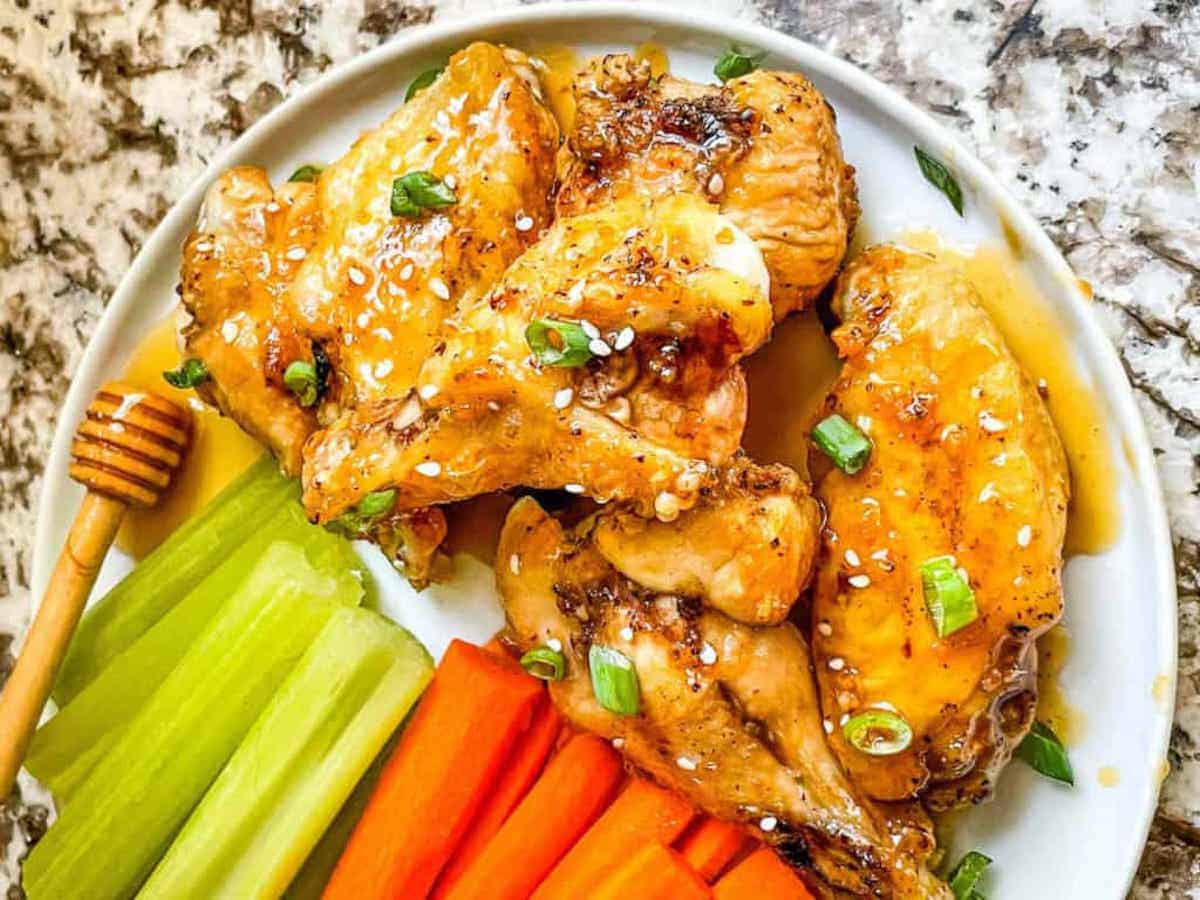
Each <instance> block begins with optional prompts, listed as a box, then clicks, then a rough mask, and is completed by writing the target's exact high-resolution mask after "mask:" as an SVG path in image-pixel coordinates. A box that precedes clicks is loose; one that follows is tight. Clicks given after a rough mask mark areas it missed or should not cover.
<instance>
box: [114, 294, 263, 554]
mask: <svg viewBox="0 0 1200 900" xmlns="http://www.w3.org/2000/svg"><path fill="white" fill-rule="evenodd" d="M175 325H176V323H175V317H174V316H168V317H167V318H166V319H165V320H164V321H162V322H160V323H159V324H158V325H156V326H155V327H154V329H153V330H152V331H151V332H150V333H149V334H147V335H146V337H145V338H143V339H142V341H141V343H140V344H138V346H137V349H136V350H134V352H133V356H132V357H131V358H130V360H129V363H128V365H127V366H126V368H125V371H124V372H123V373H122V375H121V378H122V380H123V381H126V382H128V383H130V384H132V385H134V386H136V387H140V388H144V389H146V390H150V391H154V392H156V393H159V394H162V396H164V397H166V398H167V399H169V400H171V401H172V402H174V403H178V404H179V405H180V406H186V407H187V408H188V409H190V410H191V411H192V423H193V433H192V446H191V448H190V449H189V450H188V455H187V458H186V459H185V460H184V461H183V465H182V466H181V467H180V470H179V473H178V474H177V475H176V478H175V481H174V483H172V485H171V486H170V488H168V489H167V491H166V493H164V494H163V496H162V499H161V500H160V501H159V502H158V505H156V506H153V507H150V508H149V509H130V510H129V512H127V513H126V514H125V520H124V522H123V523H122V525H121V530H120V531H119V532H118V533H117V546H118V547H119V548H120V549H122V550H124V551H125V552H126V553H128V554H129V555H130V556H132V557H133V558H134V559H141V558H142V557H144V556H145V555H146V554H147V553H149V552H150V551H151V550H153V549H154V548H155V547H157V546H158V545H159V544H161V543H162V542H163V540H164V539H165V538H166V537H167V536H168V535H169V534H170V533H171V532H172V531H174V530H175V529H176V528H178V527H179V526H180V525H181V524H183V522H184V521H185V520H186V519H188V518H189V517H191V516H193V515H195V513H196V512H198V511H199V510H200V508H201V507H203V506H204V505H205V504H206V503H208V501H209V500H211V499H212V498H213V497H215V496H216V495H217V493H218V492H220V490H221V489H222V488H223V487H225V485H227V484H228V483H229V482H230V481H232V480H233V479H234V478H235V477H237V476H238V475H239V474H241V472H242V471H243V470H244V469H245V468H246V467H247V466H249V465H250V463H252V462H254V460H256V459H258V458H259V457H260V456H261V455H262V453H263V448H262V446H261V445H260V444H258V443H257V442H256V441H255V440H254V439H253V438H251V437H249V436H248V435H247V434H245V433H244V432H243V431H242V430H241V429H240V428H238V426H237V425H235V424H234V423H233V420H231V419H226V418H225V417H224V416H222V415H221V414H220V413H219V412H217V411H216V410H215V409H213V408H212V407H210V406H208V405H207V404H206V403H204V402H202V401H201V400H200V398H199V397H197V396H196V394H195V392H194V391H191V390H187V391H183V390H179V389H178V388H174V387H172V386H171V385H169V384H167V382H166V381H164V380H163V377H162V373H163V372H165V371H167V370H168V369H174V368H176V367H177V366H178V365H179V362H180V357H179V350H178V349H177V347H176V344H175Z"/></svg>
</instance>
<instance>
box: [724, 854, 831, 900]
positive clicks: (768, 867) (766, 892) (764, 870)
mask: <svg viewBox="0 0 1200 900" xmlns="http://www.w3.org/2000/svg"><path fill="white" fill-rule="evenodd" d="M713 897H714V898H716V900H766V898H770V900H813V895H812V894H811V893H810V892H809V890H808V888H806V887H805V886H804V882H803V881H801V880H800V876H798V875H797V874H796V873H795V871H794V870H793V869H792V868H791V867H790V866H788V865H787V864H786V863H785V862H784V861H783V860H781V859H780V858H779V857H778V856H777V855H776V854H775V852H774V851H773V850H770V849H768V848H767V847H763V848H761V849H759V850H755V851H754V852H753V853H751V854H750V855H749V856H747V857H746V858H745V859H744V860H742V861H741V862H740V863H738V864H737V865H736V866H734V867H733V868H732V869H731V870H730V871H729V874H728V875H725V876H724V877H723V878H721V879H720V880H719V881H718V882H717V883H716V884H715V885H714V886H713Z"/></svg>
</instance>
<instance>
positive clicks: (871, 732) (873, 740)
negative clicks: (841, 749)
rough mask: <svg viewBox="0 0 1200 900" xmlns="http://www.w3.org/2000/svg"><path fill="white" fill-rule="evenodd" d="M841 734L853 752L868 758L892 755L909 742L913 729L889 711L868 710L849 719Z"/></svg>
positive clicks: (902, 749) (905, 746)
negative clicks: (856, 751)
mask: <svg viewBox="0 0 1200 900" xmlns="http://www.w3.org/2000/svg"><path fill="white" fill-rule="evenodd" d="M842 735H843V736H844V737H845V738H846V740H847V741H849V742H850V745H851V746H852V747H854V749H856V750H861V751H862V752H863V753H866V754H868V755H869V756H894V755H895V754H897V753H901V752H903V751H904V750H907V749H908V745H909V744H911V743H912V739H913V733H912V727H911V726H910V725H909V724H908V722H906V721H905V720H904V717H903V716H902V715H900V714H899V713H894V712H892V711H891V710H890V709H867V710H863V711H862V712H860V713H858V714H856V715H853V716H851V717H850V718H849V719H847V720H846V724H845V725H843V726H842Z"/></svg>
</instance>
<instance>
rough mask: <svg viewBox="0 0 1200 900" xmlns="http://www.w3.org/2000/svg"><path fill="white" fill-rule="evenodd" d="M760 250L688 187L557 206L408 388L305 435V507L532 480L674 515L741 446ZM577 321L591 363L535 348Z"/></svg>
mask: <svg viewBox="0 0 1200 900" xmlns="http://www.w3.org/2000/svg"><path fill="white" fill-rule="evenodd" d="M766 284H767V275H766V271H765V269H764V268H763V265H762V260H761V256H760V254H759V253H758V250H757V248H756V247H755V245H754V244H753V242H751V241H750V240H749V239H748V238H747V237H746V236H745V235H744V234H742V233H741V232H740V231H738V229H737V228H736V227H735V226H733V225H732V224H731V223H729V222H728V220H727V219H725V218H724V217H723V216H721V215H720V214H719V213H718V212H717V211H716V210H715V208H713V207H712V206H711V205H710V204H708V203H706V202H704V201H703V200H702V199H700V198H697V197H695V196H692V195H686V194H685V195H680V196H677V197H669V198H663V199H658V200H653V201H649V200H645V199H643V198H640V197H636V196H633V197H628V198H626V199H624V200H622V201H619V202H617V203H614V204H611V205H609V206H605V207H603V208H601V209H598V210H596V211H595V212H592V213H588V214H585V215H581V216H577V217H574V218H570V219H561V220H559V221H558V222H556V223H555V224H554V226H553V227H552V228H551V229H549V230H548V231H547V233H546V234H545V235H544V236H543V237H542V239H541V240H540V241H539V242H538V243H537V244H535V245H534V246H533V247H532V248H530V250H528V251H527V252H526V253H525V254H524V255H523V256H522V257H521V258H520V259H519V260H518V261H517V262H516V263H514V264H513V266H512V267H511V268H510V269H509V271H508V273H507V274H506V275H505V277H504V279H503V280H502V281H501V283H500V284H499V285H497V286H496V287H495V288H494V289H493V290H492V291H491V292H490V293H489V294H488V295H487V296H485V297H483V298H482V299H480V300H479V301H478V302H476V303H474V304H470V305H468V306H466V307H465V308H463V309H462V310H461V312H460V314H459V315H458V316H456V317H455V318H454V319H452V320H450V321H449V322H448V323H447V325H446V327H445V331H444V334H445V337H444V345H442V346H439V347H438V349H437V350H436V351H435V352H434V353H433V355H431V356H430V358H429V359H428V361H427V362H426V364H425V366H424V367H423V368H422V371H421V374H420V376H419V378H418V382H419V385H420V387H419V389H418V391H417V392H416V393H415V394H410V395H409V396H408V397H406V398H404V399H402V400H388V401H384V402H381V403H376V404H367V405H363V406H360V407H359V408H358V409H356V410H355V412H354V414H353V415H352V416H350V417H347V418H345V419H343V420H340V421H339V422H337V423H335V424H334V425H332V426H331V427H330V428H329V429H328V430H327V431H325V432H323V433H321V434H319V435H316V436H314V438H313V440H312V442H310V445H309V449H308V453H307V458H306V462H305V469H304V485H305V492H304V503H305V505H306V506H307V508H308V509H309V511H310V512H311V513H312V514H314V515H315V516H316V517H317V518H319V519H320V520H322V521H326V520H328V519H330V518H332V517H335V516H337V515H338V514H339V513H341V511H342V510H344V509H346V508H347V507H349V506H351V505H353V504H355V503H357V502H358V501H359V499H360V498H361V497H362V496H363V495H365V494H366V493H368V492H371V491H378V490H382V489H394V490H395V492H396V508H397V509H413V508H417V507H421V506H428V505H432V504H440V503H446V502H450V501H454V500H461V499H465V498H467V497H472V496H475V495H478V494H483V493H488V492H490V491H494V490H499V489H503V488H506V487H511V486H514V485H528V486H531V487H537V488H564V489H566V490H568V491H570V492H572V493H577V494H587V495H589V496H592V497H594V498H597V499H598V500H600V501H601V502H607V501H609V500H616V501H624V502H627V503H628V504H629V505H630V506H631V507H632V508H634V509H636V511H637V512H639V513H640V514H642V515H645V516H653V515H657V516H658V517H659V518H662V519H670V518H672V517H674V516H675V515H677V514H678V512H679V511H680V510H681V509H686V508H688V507H690V506H692V505H694V503H695V502H696V500H697V498H698V497H699V495H700V490H701V488H702V487H703V486H704V485H705V484H706V483H708V482H709V481H710V480H711V479H712V477H713V475H712V470H713V467H714V466H717V465H719V464H720V463H722V462H724V461H725V460H726V459H728V458H729V457H730V456H731V455H732V454H733V453H734V452H735V451H736V449H737V447H738V444H739V442H740V439H741V432H742V425H743V423H744V421H745V383H744V380H743V375H742V372H741V370H740V369H739V368H738V367H737V365H736V364H737V362H738V360H739V359H741V358H742V357H743V356H744V355H746V354H747V353H749V352H751V351H753V350H754V349H755V348H756V347H758V346H759V345H760V344H761V343H762V342H763V341H764V340H766V338H767V336H768V335H769V334H770V331H771V327H772V317H771V306H770V301H769V300H768V298H767V295H766ZM539 322H540V323H542V324H545V323H547V322H549V323H552V324H554V325H555V327H558V328H562V327H567V328H574V329H575V330H576V332H578V333H580V334H582V335H583V336H584V337H583V339H584V340H586V341H587V347H588V350H587V353H588V355H589V356H590V357H591V358H590V359H589V360H588V361H587V362H586V363H585V364H580V365H554V364H550V363H548V362H546V361H545V359H544V358H543V356H539V354H538V353H537V352H534V351H533V349H532V346H531V344H530V343H529V339H528V337H527V334H526V332H527V329H528V328H529V326H530V325H531V324H532V323H539Z"/></svg>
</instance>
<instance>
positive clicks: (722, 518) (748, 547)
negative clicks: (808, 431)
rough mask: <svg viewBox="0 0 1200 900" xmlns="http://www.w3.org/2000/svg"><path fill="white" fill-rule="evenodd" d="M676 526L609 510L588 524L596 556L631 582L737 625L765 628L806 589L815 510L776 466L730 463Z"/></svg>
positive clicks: (742, 460)
mask: <svg viewBox="0 0 1200 900" xmlns="http://www.w3.org/2000/svg"><path fill="white" fill-rule="evenodd" d="M684 516H685V517H686V526H683V525H679V524H678V523H667V522H660V521H656V520H649V519H643V518H642V517H640V516H637V515H634V514H632V513H629V512H618V511H614V512H613V513H612V514H610V515H605V516H602V517H601V518H600V519H598V520H597V522H596V528H595V532H594V538H595V542H596V549H597V550H599V552H600V554H601V555H602V556H603V557H604V558H605V559H607V560H608V561H609V563H611V564H612V565H613V566H615V567H616V568H617V570H618V571H620V572H621V574H622V575H625V576H626V577H628V578H629V579H631V580H632V581H635V582H637V583H638V584H640V585H642V586H643V587H646V588H648V589H650V590H653V591H657V592H659V593H664V594H678V595H682V596H689V597H703V598H704V602H705V604H706V605H707V606H708V607H709V608H711V609H715V610H717V611H719V612H722V613H724V614H725V615H727V616H729V617H730V618H732V619H736V620H737V621H739V622H746V623H748V624H751V625H775V624H778V623H780V622H782V621H783V620H784V619H785V618H787V615H788V612H790V611H791V608H792V604H793V603H795V602H796V599H797V598H798V597H799V596H800V592H801V591H802V590H803V589H804V586H805V585H806V584H807V583H808V578H809V574H810V573H811V571H812V564H813V560H814V558H815V556H816V550H817V546H818V542H819V530H820V527H821V510H820V507H819V506H818V505H817V502H816V501H815V500H814V499H813V498H812V497H811V496H810V495H809V490H808V485H807V484H805V483H804V482H803V481H802V480H801V479H800V477H799V476H798V475H797V474H796V473H795V472H793V471H792V470H791V469H788V468H787V467H786V466H778V465H776V466H756V465H754V464H753V463H751V462H750V461H749V460H748V459H747V458H746V457H744V456H739V457H736V458H735V459H734V460H733V461H731V462H730V464H729V465H728V466H727V467H726V468H725V469H724V470H723V471H722V473H721V478H720V482H719V483H718V484H717V485H715V486H714V487H713V488H709V489H706V490H705V491H704V492H703V494H702V496H701V498H700V502H699V503H698V504H697V505H696V506H695V507H694V508H693V509H691V510H689V511H688V512H686V513H684Z"/></svg>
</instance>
